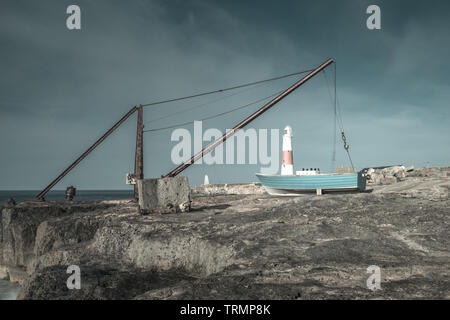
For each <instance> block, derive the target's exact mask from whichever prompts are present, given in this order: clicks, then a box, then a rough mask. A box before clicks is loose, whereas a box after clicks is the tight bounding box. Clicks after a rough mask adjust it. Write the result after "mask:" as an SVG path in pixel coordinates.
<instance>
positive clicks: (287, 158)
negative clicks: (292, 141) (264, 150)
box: [281, 150, 294, 164]
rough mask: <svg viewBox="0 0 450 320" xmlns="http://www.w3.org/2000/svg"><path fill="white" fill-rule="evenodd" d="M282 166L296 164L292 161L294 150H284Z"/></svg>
mask: <svg viewBox="0 0 450 320" xmlns="http://www.w3.org/2000/svg"><path fill="white" fill-rule="evenodd" d="M281 164H294V161H293V160H292V150H283V153H282V158H281Z"/></svg>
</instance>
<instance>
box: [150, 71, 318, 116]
mask: <svg viewBox="0 0 450 320" xmlns="http://www.w3.org/2000/svg"><path fill="white" fill-rule="evenodd" d="M313 70H314V69H309V70H302V71H298V72H294V73H289V74H285V75H282V76H278V77H274V78H269V79H264V80H259V81H255V82H249V83H244V84H240V85H237V86H233V87H229V88H225V89H218V90H213V91H208V92H202V93H197V94H194V95H190V96H184V97H179V98H173V99H167V100H161V101H156V102H151V103H146V104H141V106H142V107H149V106H154V105H158V104H163V103H169V102H175V101H180V100H185V99H192V98H197V97H202V96H206V95H210V94H214V93H221V92H225V91H230V90H235V89H239V88H244V87H249V86H254V85H257V84H261V83H264V82H269V81H275V80H280V79H284V78H288V77H292V76H296V75H299V74H303V73H307V72H311V71H313Z"/></svg>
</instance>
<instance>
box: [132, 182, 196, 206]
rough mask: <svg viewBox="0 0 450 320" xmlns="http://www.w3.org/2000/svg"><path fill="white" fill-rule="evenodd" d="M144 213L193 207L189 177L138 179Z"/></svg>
mask: <svg viewBox="0 0 450 320" xmlns="http://www.w3.org/2000/svg"><path fill="white" fill-rule="evenodd" d="M137 185H138V193H139V209H140V211H141V213H142V214H152V213H160V214H161V213H176V212H187V211H189V210H190V209H191V197H190V191H191V190H190V188H189V181H188V178H187V177H171V178H161V179H144V180H138V181H137Z"/></svg>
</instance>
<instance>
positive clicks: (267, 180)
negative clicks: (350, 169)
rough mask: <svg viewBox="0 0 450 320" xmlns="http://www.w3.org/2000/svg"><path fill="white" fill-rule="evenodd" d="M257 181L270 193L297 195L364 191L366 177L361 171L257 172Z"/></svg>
mask: <svg viewBox="0 0 450 320" xmlns="http://www.w3.org/2000/svg"><path fill="white" fill-rule="evenodd" d="M256 176H257V177H258V179H259V181H260V182H261V184H262V185H263V187H264V188H265V189H266V191H267V193H269V194H271V195H286V196H291V195H298V194H301V193H305V192H311V191H316V190H318V189H319V190H321V191H324V192H330V191H333V192H339V191H364V190H365V189H366V177H365V175H363V174H361V173H345V174H335V173H331V174H318V175H311V176H306V175H305V176H303V175H269V174H260V173H257V174H256Z"/></svg>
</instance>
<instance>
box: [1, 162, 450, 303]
mask: <svg viewBox="0 0 450 320" xmlns="http://www.w3.org/2000/svg"><path fill="white" fill-rule="evenodd" d="M415 172H416V171H413V172H411V173H415ZM433 172H436V173H437V175H432V174H431V173H427V176H409V174H410V173H408V175H407V176H405V177H404V178H403V179H402V180H401V181H399V182H397V183H394V184H389V185H375V186H373V188H372V190H369V191H370V192H365V193H345V194H325V195H322V196H315V195H314V194H306V195H303V196H298V197H272V196H269V195H267V194H244V195H227V194H225V195H215V196H213V195H210V196H204V197H194V198H193V202H192V210H191V212H189V213H179V214H170V215H145V216H142V215H140V214H139V209H138V205H137V204H136V203H135V202H134V201H132V200H129V201H109V202H107V201H102V202H85V203H77V202H76V201H75V202H73V203H72V206H71V207H70V208H67V207H64V205H61V204H60V203H53V204H51V205H50V206H54V207H58V206H61V207H62V208H65V210H66V212H64V213H62V212H60V211H59V210H61V209H58V210H56V209H52V210H55V211H54V212H58V214H53V215H52V214H49V212H53V211H52V210H50V209H45V210H47V214H41V215H40V218H39V219H38V218H37V217H35V218H33V219H35V220H33V223H27V222H29V219H31V218H30V217H28V218H27V217H23V219H19V220H17V219H16V220H14V221H15V223H14V224H17V226H16V225H14V226H11V222H8V221H9V220H8V219H10V218H5V217H2V221H5V222H6V223H9V226H10V227H9V228H11V227H12V229H14V230H16V229H17V228H19V226H21V228H22V229H23V228H24V227H23V226H31V225H33V228H31V227H29V228H30V230H31V229H32V230H34V239H30V240H28V242H29V243H28V245H26V246H23V245H14V246H12V247H14V248H17V250H15V251H13V250H10V249H8V250H9V251H8V250H7V253H6V255H5V254H4V258H6V261H8V263H9V266H10V267H13V266H21V267H23V268H25V270H26V271H27V275H25V276H24V278H23V285H22V287H21V291H20V295H19V298H21V299H379V298H385V299H416V298H436V299H449V298H450V290H449V288H450V268H449V266H450V250H449V248H450V238H449V237H448V234H450V221H449V219H448V215H449V209H448V208H449V205H450V201H449V196H448V190H449V187H450V179H449V178H447V177H446V176H445V177H444V175H442V174H441V173H442V171H441V170H437V171H433ZM19 207H20V208H21V210H22V211H21V214H23V215H26V213H27V214H28V215H30V216H32V215H34V212H35V211H36V208H39V207H38V206H37V205H30V204H21V205H19ZM15 210H17V209H15ZM41 210H43V209H41ZM36 212H39V210H38V211H36ZM15 214H16V213H14V212H7V213H6V216H7V217H11V216H14V215H15ZM38 216H39V215H38ZM38 221H40V222H39V223H38ZM19 229H20V228H19ZM4 230H5V229H4ZM7 232H10V233H11V231H7ZM14 235H18V237H21V236H23V235H24V233H20V232H14ZM30 238H31V237H30ZM8 239H9V238H7V241H6V243H10V242H11V240H8ZM15 240H17V239H16V238H15ZM22 242H23V241H18V243H22ZM9 247H11V246H10V245H8V248H9ZM30 248H31V249H30ZM22 251H23V252H22ZM23 257H26V258H23ZM72 264H76V265H79V266H80V268H81V286H82V289H81V290H68V289H67V287H66V280H67V277H68V275H67V274H66V269H67V266H68V265H72ZM370 265H377V266H379V267H380V268H381V276H382V282H381V288H382V290H380V291H375V292H372V291H371V290H369V289H368V288H367V287H366V280H367V278H368V276H369V275H368V274H367V273H366V272H367V271H366V269H367V267H368V266H370Z"/></svg>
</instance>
